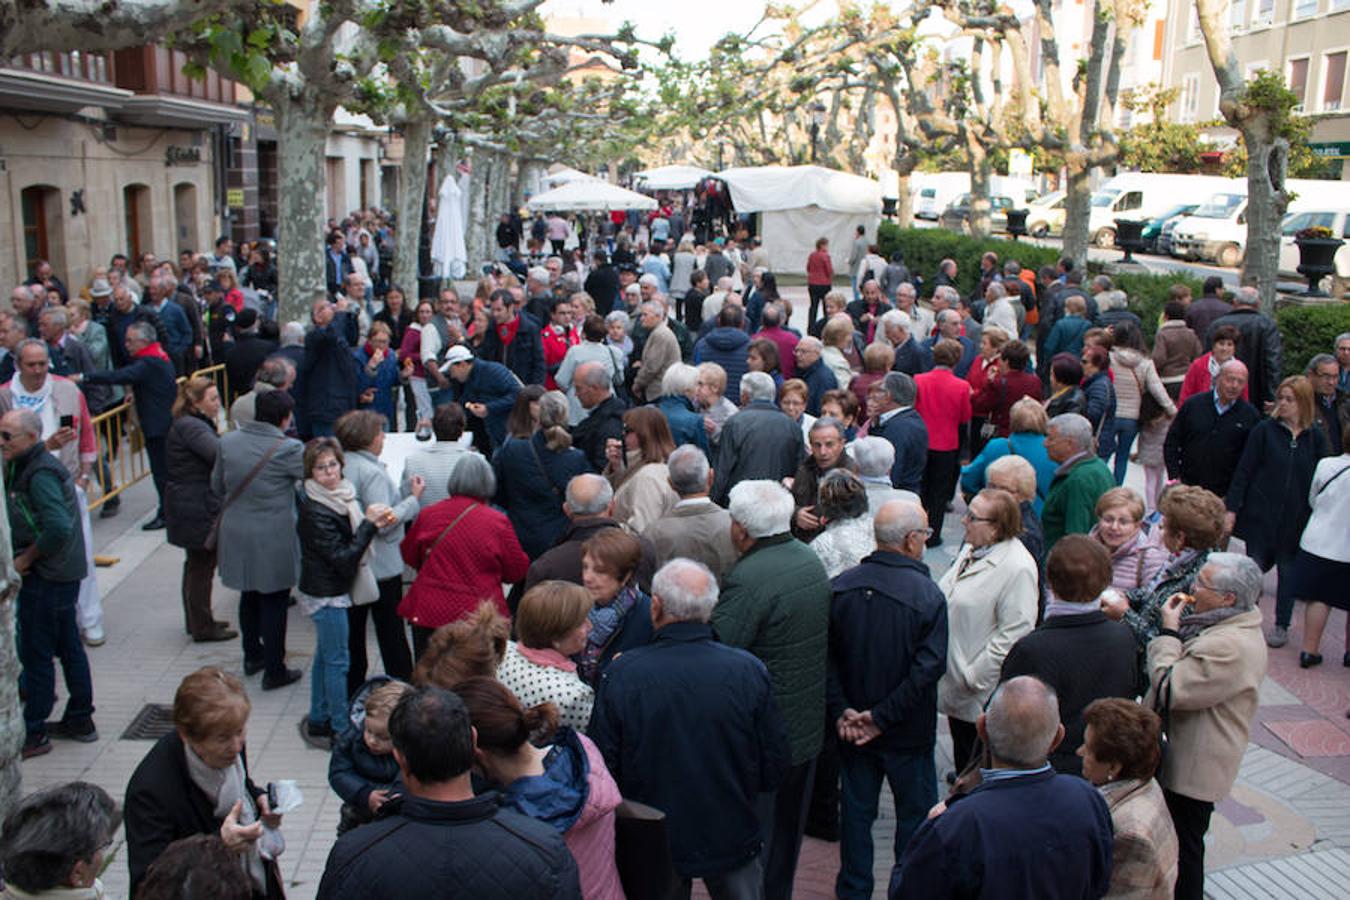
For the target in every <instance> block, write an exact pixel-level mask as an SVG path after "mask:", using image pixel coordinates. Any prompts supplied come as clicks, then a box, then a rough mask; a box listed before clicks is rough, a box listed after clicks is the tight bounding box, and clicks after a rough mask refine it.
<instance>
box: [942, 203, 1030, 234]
mask: <svg viewBox="0 0 1350 900" xmlns="http://www.w3.org/2000/svg"><path fill="white" fill-rule="evenodd" d="M1013 205H1014V204H1013V201H1012V198H1011V197H1004V196H993V197H990V198H989V229H990V230H991V231H995V232H998V231H1007V230H1008V210H1010V209H1012V208H1013ZM938 223H939V224H940V225H941V226H942V227H943V228H949V229H951V230H952V231H959V232H961V233H963V234H966V233H969V232H970V194H962V195H961V196H959V197H957V198H956V199H955V200H953V201H952V203H951V205H950V206H948V207H947V208H946V209H944V210H943V211H942V215H941V216H940V217H939V218H938Z"/></svg>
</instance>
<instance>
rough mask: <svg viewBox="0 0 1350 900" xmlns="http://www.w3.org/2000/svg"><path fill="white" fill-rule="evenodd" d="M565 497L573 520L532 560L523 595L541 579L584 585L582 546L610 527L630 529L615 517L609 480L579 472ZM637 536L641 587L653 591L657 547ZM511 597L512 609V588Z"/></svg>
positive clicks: (639, 584) (564, 503) (566, 513)
mask: <svg viewBox="0 0 1350 900" xmlns="http://www.w3.org/2000/svg"><path fill="white" fill-rule="evenodd" d="M563 497H564V500H563V514H564V515H565V516H567V518H568V520H569V522H568V525H567V528H566V529H565V530H564V531H563V533H562V535H561V536H560V537H559V538H558V540H557V541H556V542H555V543H554V544H553V546H552V547H551V548H549V549H548V550H545V551H544V553H543V554H541V555H540V557H539V558H538V559H536V560H535V561H534V562H532V563H530V568H529V570H528V571H527V572H526V573H525V580H524V581H523V582H521V585H520V591H519V593H520V595H521V596H523V595H524V592H525V591H527V590H529V589H530V588H532V587H534V586H535V585H536V584H538V583H539V582H541V581H555V580H556V581H570V582H572V583H573V584H581V545H582V544H584V543H586V541H588V540H590V538H591V537H592V536H593V535H595V534H596V533H597V532H599V531H602V530H604V529H606V528H621V529H623V530H624V531H628V529H627V528H626V527H624V526H623V525H621V524H620V523H619V521H618V520H617V519H615V518H614V488H613V487H612V486H611V485H610V483H609V479H607V478H605V477H603V476H601V475H592V474H590V473H586V474H584V475H577V476H575V477H573V479H572V480H571V481H569V482H567V491H566V493H564V495H563ZM629 533H631V532H629ZM636 537H637V540H638V543H639V544H640V545H641V546H642V555H641V557H639V559H638V566H637V581H638V587H640V588H642V590H643V591H645V592H647V593H651V586H652V575H653V574H654V573H655V572H656V548H655V547H654V546H652V542H651V541H649V540H648V539H647V538H646V537H642V536H636ZM511 596H512V598H513V599H512V605H511V608H512V609H514V608H515V600H514V598H515V597H516V592H515V591H512V594H511Z"/></svg>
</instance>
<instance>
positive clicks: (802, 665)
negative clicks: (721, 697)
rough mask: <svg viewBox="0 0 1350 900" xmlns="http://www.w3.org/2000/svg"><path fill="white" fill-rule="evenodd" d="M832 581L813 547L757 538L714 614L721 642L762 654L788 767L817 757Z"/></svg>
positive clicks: (732, 573)
mask: <svg viewBox="0 0 1350 900" xmlns="http://www.w3.org/2000/svg"><path fill="white" fill-rule="evenodd" d="M830 596H831V589H830V582H829V579H828V578H826V576H825V567H824V566H823V565H822V564H821V562H820V558H819V557H818V556H816V554H815V553H814V552H812V550H811V548H810V547H808V546H806V545H805V544H803V543H802V542H801V541H798V540H796V539H795V538H793V537H792V536H791V535H788V534H779V535H773V536H772V537H766V538H760V539H759V541H758V542H756V544H755V546H754V547H752V548H750V550H748V551H746V553H745V555H744V556H742V557H741V559H740V561H739V562H737V563H736V565H735V566H733V567H732V569H731V571H730V572H728V573H727V576H726V579H725V580H724V581H723V583H722V596H721V599H720V600H718V602H717V606H716V607H714V609H713V619H712V621H713V626H714V627H715V628H716V629H717V635H718V637H719V638H721V639H722V641H723V642H724V643H727V644H730V645H731V646H733V647H742V648H744V649H746V650H749V651H750V652H751V653H753V654H754V655H755V656H757V657H759V658H760V659H761V660H762V661H763V662H764V665H765V667H766V668H767V669H768V670H769V677H770V678H771V679H772V681H773V696H774V699H775V700H776V701H778V708H779V709H780V710H782V713H783V718H784V719H785V720H786V721H787V731H788V742H789V744H790V745H791V748H792V765H794V766H796V765H800V764H802V763H804V762H806V761H807V760H809V759H811V758H813V757H814V756H815V755H816V754H817V753H819V752H820V745H821V741H822V740H823V738H824V729H825V654H826V649H827V645H828V638H829V628H830Z"/></svg>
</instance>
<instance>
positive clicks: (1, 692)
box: [0, 490, 27, 821]
mask: <svg viewBox="0 0 1350 900" xmlns="http://www.w3.org/2000/svg"><path fill="white" fill-rule="evenodd" d="M18 598H19V573H18V572H17V571H15V569H14V552H13V548H12V547H11V545H10V542H9V514H8V512H7V510H6V509H5V492H4V491H3V490H0V821H2V820H3V819H4V817H5V816H7V815H9V811H10V808H11V807H12V806H13V805H14V803H15V802H16V801H18V799H19V797H20V796H21V794H20V781H21V773H20V771H19V762H20V756H19V753H20V750H21V748H22V747H23V742H24V738H25V737H26V736H27V729H26V728H25V726H24V722H23V710H22V709H21V708H20V706H19V656H18V653H17V652H16V648H15V643H14V640H15V630H14V616H15V614H16V612H17V610H18V606H19V603H18Z"/></svg>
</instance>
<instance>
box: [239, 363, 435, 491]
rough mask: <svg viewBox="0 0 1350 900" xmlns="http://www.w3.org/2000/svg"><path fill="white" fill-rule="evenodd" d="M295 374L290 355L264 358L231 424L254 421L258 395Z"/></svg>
mask: <svg viewBox="0 0 1350 900" xmlns="http://www.w3.org/2000/svg"><path fill="white" fill-rule="evenodd" d="M295 375H296V372H295V363H293V362H291V360H290V359H289V358H288V357H285V356H282V355H280V354H274V355H272V356H269V357H267V358H266V359H264V360H263V362H262V365H260V366H259V367H258V371H257V373H256V374H255V375H254V376H253V387H251V388H250V389H249V391H248V392H247V393H245V394H240V395H239V396H238V397H237V398H235V401H234V402H233V403H231V404H230V423H231V425H232V426H233V427H234V428H238V427H239V426H240V425H242V424H243V423H245V422H252V421H254V402H255V401H256V400H257V399H258V395H259V394H265V393H267V392H268V391H289V390H290V389H291V388H292V387H294V386H295ZM442 499H444V498H442Z"/></svg>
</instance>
